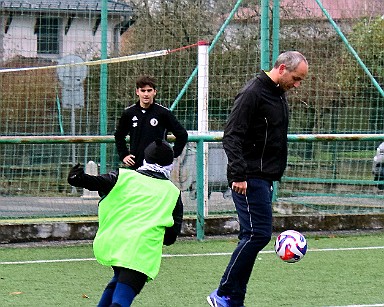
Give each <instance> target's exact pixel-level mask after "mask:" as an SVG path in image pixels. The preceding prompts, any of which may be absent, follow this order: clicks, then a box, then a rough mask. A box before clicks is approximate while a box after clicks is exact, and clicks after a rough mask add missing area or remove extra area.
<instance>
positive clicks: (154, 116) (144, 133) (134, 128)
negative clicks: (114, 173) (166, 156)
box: [114, 102, 188, 169]
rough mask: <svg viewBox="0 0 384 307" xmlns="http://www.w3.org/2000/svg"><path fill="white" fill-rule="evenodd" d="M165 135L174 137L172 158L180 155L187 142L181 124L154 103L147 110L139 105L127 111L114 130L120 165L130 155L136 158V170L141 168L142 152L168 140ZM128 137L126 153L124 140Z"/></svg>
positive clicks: (185, 131) (167, 110) (138, 103)
mask: <svg viewBox="0 0 384 307" xmlns="http://www.w3.org/2000/svg"><path fill="white" fill-rule="evenodd" d="M168 132H171V133H172V134H173V135H174V136H175V142H174V146H173V152H174V157H175V158H177V157H178V156H180V154H181V153H182V151H183V149H184V147H185V145H186V144H187V141H188V133H187V130H185V128H184V127H183V126H182V125H181V124H180V122H179V121H178V120H177V119H176V117H175V116H174V115H173V114H172V112H171V111H170V110H169V109H167V108H165V107H163V106H161V105H159V104H157V103H155V102H153V104H151V106H150V107H149V108H147V109H143V108H141V107H140V102H137V103H136V104H135V105H132V106H130V107H128V108H126V109H125V110H124V111H123V113H122V115H121V117H120V120H119V122H118V125H117V127H116V130H115V134H114V135H115V143H116V148H117V152H118V155H119V158H120V161H123V159H124V157H126V156H127V155H129V154H132V155H134V156H135V165H134V166H133V167H132V168H133V169H137V168H138V167H140V166H141V165H143V160H144V149H145V148H146V147H147V146H148V145H149V144H150V143H152V142H153V141H155V140H156V139H158V138H160V139H164V140H166V139H167V134H168ZM127 135H129V137H130V139H129V145H130V146H129V150H128V148H127V142H126V136H127Z"/></svg>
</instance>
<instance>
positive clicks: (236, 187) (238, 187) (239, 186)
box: [231, 181, 247, 195]
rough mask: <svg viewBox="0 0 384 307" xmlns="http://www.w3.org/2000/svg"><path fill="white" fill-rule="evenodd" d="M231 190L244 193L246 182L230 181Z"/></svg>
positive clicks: (245, 191)
mask: <svg viewBox="0 0 384 307" xmlns="http://www.w3.org/2000/svg"><path fill="white" fill-rule="evenodd" d="M231 189H232V191H234V192H236V193H239V194H243V195H246V193H247V182H246V181H240V182H232V187H231Z"/></svg>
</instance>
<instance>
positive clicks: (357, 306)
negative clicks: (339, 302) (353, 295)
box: [324, 304, 384, 307]
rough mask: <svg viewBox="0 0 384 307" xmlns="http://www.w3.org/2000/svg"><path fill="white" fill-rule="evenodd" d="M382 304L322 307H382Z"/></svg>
mask: <svg viewBox="0 0 384 307" xmlns="http://www.w3.org/2000/svg"><path fill="white" fill-rule="evenodd" d="M382 306H384V304H373V305H343V306H324V307H382Z"/></svg>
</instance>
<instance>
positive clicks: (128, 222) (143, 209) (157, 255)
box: [93, 169, 180, 279]
mask: <svg viewBox="0 0 384 307" xmlns="http://www.w3.org/2000/svg"><path fill="white" fill-rule="evenodd" d="M179 194H180V191H179V189H178V188H177V187H176V186H175V185H174V184H173V183H172V182H171V181H170V180H162V179H156V178H152V177H148V176H145V175H142V174H140V173H138V172H136V171H133V170H128V169H120V170H119V177H118V179H117V183H116V185H115V186H114V187H113V189H112V190H111V192H110V193H109V194H108V195H107V196H106V197H105V198H104V199H103V200H102V201H100V204H99V229H98V231H97V233H96V237H95V240H94V242H93V251H94V254H95V257H96V259H97V261H98V262H99V263H100V264H102V265H106V266H119V267H124V268H129V269H132V270H135V271H139V272H142V273H144V274H146V275H147V276H148V278H149V279H154V278H155V277H156V275H157V274H158V272H159V269H160V263H161V255H162V247H163V239H164V233H165V227H171V226H172V225H173V223H174V222H173V217H172V212H173V210H174V208H175V206H176V202H177V199H178V197H179Z"/></svg>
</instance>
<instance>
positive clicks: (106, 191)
mask: <svg viewBox="0 0 384 307" xmlns="http://www.w3.org/2000/svg"><path fill="white" fill-rule="evenodd" d="M144 157H145V160H144V164H143V166H141V167H140V168H138V169H137V170H129V169H119V170H118V171H112V172H109V173H108V174H102V175H99V176H91V175H87V174H85V173H84V170H83V168H81V167H80V166H79V165H76V166H74V167H73V168H72V169H71V171H70V173H69V175H68V182H69V184H71V185H73V186H76V187H82V188H86V189H88V190H91V191H98V192H99V195H100V196H101V197H102V199H101V200H100V202H99V213H98V214H99V228H98V231H97V233H96V237H95V240H94V242H93V251H94V254H95V257H96V259H97V261H98V262H99V263H100V264H102V265H106V266H111V267H112V268H113V271H114V276H113V278H112V280H111V281H110V282H109V283H108V285H107V287H106V288H105V290H104V292H103V294H102V296H101V299H100V301H99V304H98V306H99V307H107V306H109V307H128V306H131V304H132V301H133V300H134V298H135V296H136V295H137V294H139V293H140V291H141V289H142V288H143V287H144V285H145V283H146V282H147V281H149V280H152V279H154V278H155V277H156V275H157V274H158V272H159V269H160V263H161V255H162V246H163V244H165V245H171V244H173V243H174V242H175V241H176V238H177V235H179V234H180V231H181V223H182V219H183V203H182V201H181V194H180V191H179V189H178V188H177V187H176V186H175V185H174V184H173V183H172V182H171V181H170V180H169V177H170V172H171V170H172V163H173V150H172V147H171V146H170V145H169V144H168V143H167V142H165V141H164V140H156V141H155V142H153V143H151V144H150V145H149V146H148V147H147V148H146V149H145V151H144Z"/></svg>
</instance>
